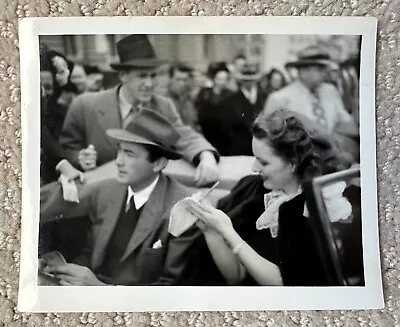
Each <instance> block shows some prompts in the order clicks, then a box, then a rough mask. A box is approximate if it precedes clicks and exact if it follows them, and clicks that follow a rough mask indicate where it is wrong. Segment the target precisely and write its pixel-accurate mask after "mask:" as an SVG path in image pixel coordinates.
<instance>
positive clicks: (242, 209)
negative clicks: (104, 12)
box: [40, 35, 359, 286]
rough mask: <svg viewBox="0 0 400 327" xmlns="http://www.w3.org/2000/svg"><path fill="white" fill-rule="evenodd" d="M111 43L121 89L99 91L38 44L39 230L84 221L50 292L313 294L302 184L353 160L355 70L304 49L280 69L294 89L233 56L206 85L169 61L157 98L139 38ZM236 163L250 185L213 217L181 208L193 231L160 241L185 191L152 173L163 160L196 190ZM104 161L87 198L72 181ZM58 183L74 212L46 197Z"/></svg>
mask: <svg viewBox="0 0 400 327" xmlns="http://www.w3.org/2000/svg"><path fill="white" fill-rule="evenodd" d="M116 46H117V53H118V56H119V59H120V61H119V62H118V63H114V64H112V65H111V66H112V68H113V69H115V71H116V72H117V73H118V76H119V80H120V83H119V84H118V85H115V86H113V87H111V88H107V89H103V87H102V82H101V81H102V79H101V73H100V72H99V71H95V70H92V71H91V72H89V69H87V68H86V67H83V66H81V65H78V64H74V63H72V62H71V61H69V60H68V59H67V58H66V57H65V56H63V55H62V54H60V53H57V52H55V51H52V50H50V49H48V48H47V47H46V46H45V45H43V46H42V47H41V64H40V68H41V79H40V82H41V91H42V93H41V94H42V97H41V99H42V103H41V115H42V120H41V121H42V138H41V151H42V152H41V154H42V156H41V181H42V185H43V188H42V193H41V222H42V223H43V222H45V221H49V220H52V219H56V218H55V217H59V216H60V215H62V216H63V217H64V218H68V217H69V216H71V217H72V216H88V217H89V219H90V221H91V228H90V231H89V232H88V236H87V240H88V242H87V243H88V249H85V251H83V252H84V255H80V256H79V258H76V260H74V263H69V264H67V265H64V266H61V267H51V266H48V267H46V268H45V269H47V272H50V273H52V274H55V275H56V276H58V277H59V278H60V283H61V284H62V285H103V284H122V285H144V284H145V285H174V284H175V285H176V284H178V285H179V284H180V285H182V284H191V285H208V284H218V283H220V284H221V285H222V284H224V283H225V284H226V283H228V284H235V285H236V284H238V285H301V286H313V285H326V283H327V280H326V278H325V277H326V276H325V275H324V272H323V267H322V266H321V264H320V261H319V260H318V249H317V248H316V244H315V242H314V241H313V237H312V231H311V229H310V226H309V220H308V219H307V217H306V215H305V213H304V207H305V199H304V194H303V192H302V188H301V186H302V183H303V182H306V181H309V180H311V179H312V178H314V177H317V176H320V175H324V174H328V173H332V172H336V171H339V170H343V169H346V168H348V167H350V165H351V164H353V163H356V162H357V161H358V160H359V153H358V152H359V134H358V130H359V129H358V125H357V124H358V119H357V116H358V103H357V97H358V94H357V92H356V90H357V85H358V84H357V83H358V76H357V60H353V61H348V62H346V63H344V64H343V65H341V66H340V65H339V64H338V63H335V62H334V61H332V60H331V59H330V57H329V54H328V53H327V52H325V51H323V50H322V49H319V48H317V47H314V46H311V47H307V48H306V49H304V50H303V51H301V52H300V53H299V54H298V58H297V60H296V61H294V62H290V63H288V64H287V66H286V67H287V69H288V70H292V69H295V70H296V78H295V79H293V80H292V79H291V77H289V76H292V75H289V74H287V73H286V72H282V71H279V70H278V69H272V70H271V71H270V72H268V73H267V74H263V73H262V72H261V71H260V68H259V66H258V64H257V63H255V62H253V61H251V60H249V59H248V58H245V57H244V56H241V55H239V56H237V57H235V58H234V59H233V60H232V62H231V63H226V62H216V63H211V64H210V65H209V68H208V70H207V72H206V74H202V73H201V72H199V71H196V70H194V69H193V68H192V67H190V66H189V65H187V64H184V63H171V64H169V69H168V78H167V79H166V80H167V82H168V84H167V87H165V88H164V89H163V88H158V89H157V88H156V82H157V79H158V76H157V68H158V67H160V66H161V65H165V62H163V61H162V60H160V59H158V58H157V56H156V53H155V51H154V49H153V47H152V45H151V44H150V42H149V40H148V38H147V36H146V35H130V36H127V37H125V38H123V39H122V40H120V41H119V42H118V43H117V45H116ZM92 69H93V68H92ZM90 75H91V76H92V79H91V80H90V79H89V78H88V76H90ZM156 90H159V91H158V92H157V91H156ZM160 90H163V91H160ZM240 155H245V156H254V157H255V164H254V171H255V174H254V175H251V176H248V177H245V178H244V179H243V180H240V181H239V182H238V184H237V185H236V186H235V187H234V188H233V189H232V191H231V193H230V194H229V195H228V196H227V197H225V198H223V199H221V200H220V201H219V202H218V205H217V208H214V207H212V206H211V205H209V204H207V203H197V204H196V203H195V204H192V205H191V206H190V208H189V209H188V212H187V214H188V215H192V216H194V217H196V220H197V223H196V225H194V226H193V227H191V228H189V229H188V230H187V231H186V232H185V233H184V234H182V235H181V236H179V237H173V236H172V235H170V234H169V233H168V220H169V212H170V210H171V208H172V207H173V205H174V204H175V203H176V202H178V201H179V200H181V199H183V198H185V197H188V196H190V192H189V190H188V189H186V188H185V187H184V186H183V185H180V184H179V183H177V182H176V181H174V180H173V179H172V178H170V177H167V176H166V175H164V174H163V172H162V171H163V169H164V168H165V167H166V165H167V162H168V160H175V159H179V158H183V159H184V160H186V161H188V162H189V163H190V164H192V165H193V166H194V167H195V176H194V179H195V182H196V185H197V186H199V187H200V186H207V185H210V184H211V183H214V182H215V181H217V180H218V179H219V173H220V172H219V167H218V162H219V160H220V156H240ZM112 160H115V164H116V166H117V170H118V176H117V179H116V180H113V181H112V182H108V183H100V184H98V185H95V187H93V188H91V189H90V191H87V190H86V189H85V188H84V183H82V176H83V172H85V171H90V170H93V169H96V168H97V167H99V166H101V165H103V164H105V163H107V162H110V161H112ZM60 174H62V175H64V176H66V177H67V178H68V179H70V180H75V179H77V178H80V180H81V183H79V182H77V184H78V190H79V192H80V193H79V203H78V204H76V203H74V204H71V203H68V202H66V201H64V200H63V195H62V189H61V186H60V185H58V184H56V183H55V184H51V187H46V186H49V185H50V184H48V183H50V182H53V181H56V180H57V178H58V176H59V175H60ZM46 184H47V185H46ZM132 199H134V200H133V203H132ZM196 253H197V254H198V255H194V254H196ZM200 258H201V259H200ZM194 259H195V260H194ZM300 266H302V267H303V269H302V271H301V272H299V269H298V267H300Z"/></svg>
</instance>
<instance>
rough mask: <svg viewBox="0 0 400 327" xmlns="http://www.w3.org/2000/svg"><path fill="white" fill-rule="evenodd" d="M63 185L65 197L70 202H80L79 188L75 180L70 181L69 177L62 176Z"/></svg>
mask: <svg viewBox="0 0 400 327" xmlns="http://www.w3.org/2000/svg"><path fill="white" fill-rule="evenodd" d="M60 181H61V186H62V190H63V198H64V200H65V201H68V202H75V203H79V198H78V188H77V187H76V184H75V182H74V181H70V180H69V179H68V177H66V176H64V175H61V176H60Z"/></svg>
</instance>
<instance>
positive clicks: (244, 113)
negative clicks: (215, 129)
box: [219, 62, 267, 156]
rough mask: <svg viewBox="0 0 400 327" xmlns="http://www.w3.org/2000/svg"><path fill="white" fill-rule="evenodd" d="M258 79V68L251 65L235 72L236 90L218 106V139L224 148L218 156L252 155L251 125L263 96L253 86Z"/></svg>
mask: <svg viewBox="0 0 400 327" xmlns="http://www.w3.org/2000/svg"><path fill="white" fill-rule="evenodd" d="M260 77H261V73H260V70H259V68H258V65H257V64H256V63H252V62H249V63H245V64H244V65H243V66H241V70H240V71H238V72H237V73H236V80H237V81H238V83H239V89H238V90H237V91H236V92H234V93H232V94H231V95H230V96H228V97H227V98H226V99H225V100H224V101H223V102H222V103H221V107H222V111H221V112H222V113H223V123H222V131H221V139H224V146H223V148H221V149H219V150H220V153H221V155H225V156H239V155H244V156H252V155H253V151H252V147H251V140H252V138H253V137H252V134H251V126H252V124H253V121H254V119H255V118H256V117H257V115H258V113H259V112H260V111H261V110H262V109H263V106H264V103H265V99H266V97H267V94H266V93H265V92H263V91H261V90H260V89H259V88H258V86H257V82H258V81H259V79H260Z"/></svg>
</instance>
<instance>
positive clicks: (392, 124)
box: [0, 0, 400, 327]
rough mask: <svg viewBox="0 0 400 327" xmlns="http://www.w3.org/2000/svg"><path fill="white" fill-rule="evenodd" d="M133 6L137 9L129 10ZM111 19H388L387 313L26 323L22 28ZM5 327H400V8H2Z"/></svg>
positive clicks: (111, 3) (207, 4)
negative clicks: (43, 22) (67, 19)
mask: <svg viewBox="0 0 400 327" xmlns="http://www.w3.org/2000/svg"><path fill="white" fill-rule="evenodd" d="M128 3H129V4H128ZM82 15H85V16H92V15H94V16H104V15H189V16H190V15H324V16H325V15H328V16H330V15H352V16H364V15H366V16H374V17H377V18H379V26H378V44H377V78H376V80H377V93H376V108H377V139H378V143H377V145H378V154H377V156H378V167H377V169H378V178H379V180H378V198H379V212H380V214H379V223H380V242H381V245H380V247H381V261H382V270H383V282H384V292H385V305H386V307H385V309H383V310H368V311H318V312H317V311H290V312H215V313H197V312H193V313H135V314H131V313H91V314H87V313H85V314H79V313H75V314H25V313H24V314H22V313H19V312H18V311H17V310H16V302H17V294H18V293H17V292H18V264H19V247H20V214H21V186H22V185H21V139H20V135H21V134H20V127H21V122H20V84H19V83H20V82H19V55H18V19H20V18H22V17H26V16H82ZM0 49H1V51H0V79H1V82H0V94H1V97H0V139H1V141H0V224H1V231H0V326H56V325H60V326H83V325H93V326H104V327H107V326H113V325H120V326H196V327H200V326H225V327H228V326H248V327H250V326H254V327H255V326H299V325H301V326H384V327H387V326H400V321H399V319H400V305H399V302H400V259H399V258H400V253H399V252H400V247H399V243H400V206H399V204H398V203H399V202H398V199H399V196H400V176H399V172H400V127H399V122H400V1H398V0H392V1H387V0H386V1H383V0H350V1H340V0H335V1H333V0H315V1H313V2H312V3H311V2H308V1H304V0H284V1H282V0H279V1H278V0H277V1H253V0H249V1H247V2H246V1H242V0H203V1H198V0H144V1H143V0H140V1H139V0H136V1H134V0H132V1H122V0H107V1H106V0H93V1H92V0H85V1H82V0H79V1H76V0H61V1H55V0H26V1H24V0H20V1H9V0H2V1H1V3H0Z"/></svg>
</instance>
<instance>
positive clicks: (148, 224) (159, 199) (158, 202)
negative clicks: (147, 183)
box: [121, 174, 167, 262]
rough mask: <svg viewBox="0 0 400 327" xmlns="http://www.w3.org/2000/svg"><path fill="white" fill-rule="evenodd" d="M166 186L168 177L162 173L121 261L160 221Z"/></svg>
mask: <svg viewBox="0 0 400 327" xmlns="http://www.w3.org/2000/svg"><path fill="white" fill-rule="evenodd" d="M166 188H167V180H166V177H165V176H164V175H163V174H161V175H160V179H159V180H158V182H157V185H156V187H155V189H154V191H153V192H152V193H151V195H150V198H149V200H148V201H147V203H146V204H145V205H144V207H143V210H142V213H141V215H140V217H139V220H138V223H137V225H136V228H135V230H134V232H133V234H132V237H131V239H130V241H129V243H128V246H127V248H126V250H125V253H124V255H123V256H122V258H121V262H122V261H124V260H125V259H127V258H128V257H129V255H130V254H131V253H132V252H133V251H135V250H136V249H137V248H138V246H139V245H141V244H142V243H143V241H144V240H145V239H146V238H147V236H148V235H149V234H150V233H151V232H152V231H153V230H154V229H155V227H156V226H157V225H158V224H159V223H160V221H161V216H162V214H163V209H164V203H165V201H164V199H165V196H166V193H167V192H166Z"/></svg>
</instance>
